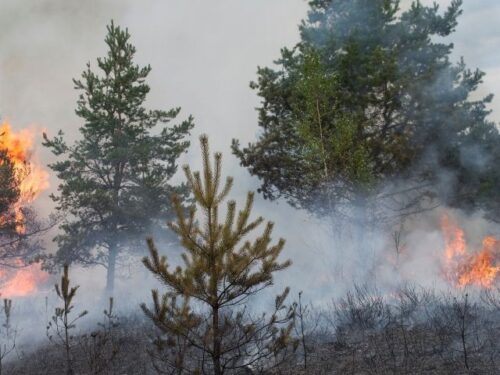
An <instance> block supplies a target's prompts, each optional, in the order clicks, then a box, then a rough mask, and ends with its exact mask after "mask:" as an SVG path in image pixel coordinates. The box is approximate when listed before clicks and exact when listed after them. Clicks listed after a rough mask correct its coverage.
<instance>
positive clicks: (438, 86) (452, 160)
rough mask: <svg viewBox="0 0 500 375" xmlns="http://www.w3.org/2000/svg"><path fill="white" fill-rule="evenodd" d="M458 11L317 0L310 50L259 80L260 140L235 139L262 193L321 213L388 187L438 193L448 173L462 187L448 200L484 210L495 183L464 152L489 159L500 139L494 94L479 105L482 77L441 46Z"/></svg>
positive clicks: (388, 0) (455, 5)
mask: <svg viewBox="0 0 500 375" xmlns="http://www.w3.org/2000/svg"><path fill="white" fill-rule="evenodd" d="M460 7H461V1H458V0H457V1H452V2H451V4H450V5H449V7H448V8H447V9H446V11H445V12H443V13H442V14H440V11H439V7H438V6H437V5H435V6H430V7H428V6H424V5H422V4H421V3H420V2H414V3H413V5H412V6H411V7H410V9H408V10H407V11H404V12H403V11H400V9H399V1H397V0H355V1H345V0H317V1H316V0H315V1H310V11H309V13H308V17H307V19H306V20H305V21H303V22H302V24H301V26H300V31H301V42H300V43H299V44H298V45H297V46H296V47H295V48H293V49H287V48H284V49H283V50H282V53H281V58H280V59H279V60H278V61H277V62H276V64H277V67H276V68H259V69H258V79H257V82H253V83H252V84H251V87H252V88H254V89H256V90H257V92H258V95H259V96H260V97H261V98H262V105H261V107H260V108H259V126H260V127H261V132H260V134H259V137H258V139H257V141H256V142H254V143H250V144H249V145H248V146H247V147H241V146H240V145H239V143H238V141H236V140H234V141H233V152H234V153H235V154H236V155H237V157H238V158H239V159H240V162H241V164H242V165H243V166H245V167H247V168H248V169H249V171H250V173H251V174H252V175H256V176H258V177H259V179H260V180H261V182H262V184H261V187H260V189H259V191H260V192H262V193H263V195H264V197H265V198H268V199H278V198H280V197H283V198H285V199H287V200H288V201H289V203H291V204H292V205H294V206H297V207H302V208H306V209H308V210H310V211H313V212H315V213H318V214H320V215H322V214H328V213H329V212H331V208H332V207H331V206H332V205H336V204H339V203H345V202H352V201H356V200H357V199H358V197H359V195H360V194H361V195H366V194H368V195H376V194H377V192H379V191H380V189H379V188H381V187H382V184H383V183H384V182H387V180H389V179H390V180H400V179H404V180H405V181H407V182H408V184H409V185H410V187H411V186H420V185H422V186H424V185H425V186H430V187H429V188H428V189H427V192H426V193H425V194H426V195H429V194H434V195H436V194H440V193H441V191H439V189H438V188H436V187H435V186H436V185H437V184H438V183H439V182H441V181H440V178H441V177H442V176H443V171H444V172H446V173H449V174H450V175H453V176H456V179H457V183H455V184H451V185H450V184H449V185H450V186H447V188H448V189H446V194H442V196H440V198H442V199H443V200H445V201H447V203H450V204H456V205H459V206H462V207H463V206H466V205H468V204H475V203H477V202H476V201H477V199H478V189H477V188H475V186H474V185H475V184H479V185H481V186H482V187H484V186H485V184H482V183H481V181H483V180H485V179H486V180H488V178H487V175H486V173H485V168H482V169H478V168H477V166H476V167H474V166H472V165H471V163H469V164H467V163H464V156H465V154H466V153H467V150H468V147H470V146H471V144H474V147H475V151H477V152H476V154H477V153H479V154H481V155H482V154H484V155H487V158H488V157H490V156H491V155H492V152H491V146H490V142H489V141H485V140H486V139H487V138H488V137H490V139H498V131H497V130H496V128H495V126H494V124H492V123H491V122H489V121H488V120H487V115H488V114H489V111H488V110H487V109H486V106H487V105H488V103H489V102H490V101H491V96H487V97H485V98H483V99H479V100H472V99H471V97H470V96H471V94H473V93H474V91H475V90H476V89H477V87H478V85H479V84H480V83H481V81H482V77H483V73H482V72H480V71H477V70H476V71H471V70H470V69H468V68H467V67H466V65H465V64H464V62H463V61H460V62H459V63H457V64H453V63H451V62H450V54H451V52H452V49H453V45H452V44H445V43H442V42H441V41H440V38H441V37H447V36H449V35H450V34H451V33H452V32H453V31H454V29H455V27H456V25H457V18H458V16H459V15H460V14H461V9H460ZM491 137H493V138H491ZM479 139H483V141H478V140H479ZM476 141H477V142H476ZM467 176H470V177H473V180H472V181H473V182H469V181H468V180H469V179H468V178H467ZM458 182H460V183H458ZM450 190H451V191H450ZM449 193H451V194H449ZM464 195H467V196H469V200H468V202H464V201H463V198H462V197H463V196H464ZM325 201H326V202H330V203H331V205H325V204H324V203H325Z"/></svg>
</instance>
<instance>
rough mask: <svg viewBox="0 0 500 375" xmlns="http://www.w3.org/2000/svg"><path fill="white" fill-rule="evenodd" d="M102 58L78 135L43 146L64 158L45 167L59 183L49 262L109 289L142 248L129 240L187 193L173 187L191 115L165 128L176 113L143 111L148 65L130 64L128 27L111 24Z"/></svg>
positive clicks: (90, 78) (85, 81) (85, 92)
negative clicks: (79, 270)
mask: <svg viewBox="0 0 500 375" xmlns="http://www.w3.org/2000/svg"><path fill="white" fill-rule="evenodd" d="M107 30H108V35H107V36H106V39H105V42H106V44H107V46H108V53H107V56H106V57H104V58H99V59H97V66H98V67H99V69H100V71H101V75H99V74H97V73H95V72H93V71H92V70H91V67H90V63H89V64H88V65H87V70H86V71H84V72H83V74H82V79H81V80H74V84H75V88H76V89H77V90H79V91H80V92H81V94H80V97H79V99H78V103H77V109H76V114H77V115H78V116H79V117H80V118H82V119H83V121H84V124H83V125H82V127H80V129H79V130H80V134H81V136H82V138H81V139H80V140H77V141H76V142H75V143H74V145H72V146H69V145H67V144H66V142H65V140H64V136H63V133H62V132H59V135H57V136H56V137H55V138H53V139H49V138H47V136H45V143H44V145H45V146H47V147H49V148H50V149H51V150H52V152H53V153H54V154H55V155H57V156H65V157H66V159H65V160H61V161H58V162H56V163H54V164H52V165H50V167H51V168H52V170H54V171H55V172H56V173H57V176H58V178H59V179H60V180H61V183H60V185H59V189H58V190H59V194H58V195H55V196H53V200H54V201H55V202H56V203H57V210H58V211H59V212H60V213H61V214H62V215H61V216H62V217H64V222H63V224H62V225H61V229H62V233H61V234H60V235H58V236H57V237H56V238H55V241H56V242H57V244H58V251H57V253H56V255H55V257H54V258H53V265H54V264H64V263H72V262H78V263H80V264H83V265H95V264H98V265H102V266H104V267H106V268H107V280H106V281H107V282H106V285H107V290H108V293H109V294H110V295H111V294H112V291H113V287H114V279H115V268H116V262H117V257H118V256H119V255H120V254H122V253H124V251H127V250H129V253H130V251H132V250H133V249H137V248H139V246H134V241H137V240H138V239H140V238H144V237H145V236H146V233H151V231H152V230H153V228H154V227H155V225H159V223H163V222H164V221H165V220H167V218H169V217H170V216H171V213H172V212H171V207H170V206H169V205H160V204H158V203H159V202H165V201H169V199H170V198H169V197H170V195H171V194H172V193H176V194H177V195H179V197H180V198H179V199H181V200H182V199H183V197H184V196H185V195H184V193H185V189H184V187H183V186H172V185H170V184H169V180H170V178H171V177H172V176H173V175H174V174H175V172H176V170H177V164H176V162H177V159H178V158H179V156H180V155H181V154H182V153H184V152H185V150H186V149H187V147H188V146H189V142H188V141H187V140H185V137H186V136H188V134H189V131H190V130H191V129H192V127H193V122H192V118H191V117H189V118H188V119H187V120H186V121H183V122H181V123H180V124H178V125H170V124H169V123H170V121H172V120H174V119H175V118H176V117H177V115H178V114H179V112H180V108H174V109H171V110H168V111H163V110H147V109H146V108H145V107H144V103H145V100H146V96H147V94H148V92H149V90H150V89H149V86H148V85H147V84H146V82H145V80H146V78H147V76H148V74H149V72H150V71H151V67H150V66H145V67H139V66H138V65H136V64H135V63H134V55H135V52H136V49H135V47H134V46H133V45H132V44H131V43H130V34H129V32H128V30H127V29H125V30H124V29H122V28H120V27H118V26H115V25H114V23H113V22H111V24H110V25H109V26H108V28H107Z"/></svg>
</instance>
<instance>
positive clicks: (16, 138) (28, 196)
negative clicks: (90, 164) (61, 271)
mask: <svg viewBox="0 0 500 375" xmlns="http://www.w3.org/2000/svg"><path fill="white" fill-rule="evenodd" d="M35 135H36V132H35V131H33V130H29V129H24V130H21V131H19V132H14V131H13V130H12V127H11V126H10V124H9V123H7V122H4V123H3V124H2V125H1V126H0V149H2V150H6V152H7V155H8V157H9V158H10V160H11V161H12V162H13V164H14V168H15V172H16V174H17V176H18V178H19V180H20V185H19V190H20V199H19V201H18V202H17V203H16V205H15V206H14V207H13V210H14V213H15V217H16V222H17V223H18V224H17V226H16V230H17V232H18V233H20V234H23V233H25V231H26V227H25V224H24V215H23V211H22V209H23V207H26V206H28V205H29V204H31V203H32V202H33V201H34V200H35V199H36V198H37V197H38V196H39V194H40V193H41V192H43V191H44V190H46V189H47V188H48V187H49V174H48V172H47V171H46V170H45V169H43V168H42V166H41V165H40V164H39V163H37V162H36V159H35V158H34V155H33V151H34V149H33V145H34V140H35ZM46 279H47V274H46V273H45V272H44V271H42V270H41V268H40V265H39V264H30V265H26V264H24V263H23V261H22V260H21V259H17V260H16V261H15V263H14V264H13V265H12V267H9V268H8V267H2V268H1V269H0V295H1V296H2V297H4V298H11V297H16V296H26V295H29V294H32V293H34V292H35V291H36V290H37V285H39V283H41V282H43V281H45V280H46Z"/></svg>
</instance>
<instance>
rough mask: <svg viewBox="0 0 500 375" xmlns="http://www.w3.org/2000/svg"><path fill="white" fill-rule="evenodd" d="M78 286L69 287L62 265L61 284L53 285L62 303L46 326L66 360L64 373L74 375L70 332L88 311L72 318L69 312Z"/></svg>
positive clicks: (72, 307) (65, 267)
mask: <svg viewBox="0 0 500 375" xmlns="http://www.w3.org/2000/svg"><path fill="white" fill-rule="evenodd" d="M78 288H79V286H74V287H70V279H69V267H68V265H67V264H66V265H64V271H63V275H62V277H61V284H55V291H56V294H57V297H59V299H60V300H61V301H62V303H63V304H62V306H61V307H56V308H55V311H54V315H53V316H52V320H51V321H50V322H49V323H48V325H47V337H48V338H49V340H50V341H51V342H53V343H54V344H55V345H57V346H59V347H61V348H63V350H64V356H65V359H66V373H67V374H68V375H72V374H74V372H75V370H74V368H73V357H72V353H71V350H72V348H73V346H74V343H73V336H72V335H71V330H73V329H75V328H76V322H77V321H78V320H79V319H81V318H83V317H84V316H85V315H87V313H88V311H87V310H83V311H81V312H80V313H79V314H78V315H76V316H75V317H73V316H72V315H71V312H72V311H73V309H74V305H73V298H75V295H76V291H77V290H78Z"/></svg>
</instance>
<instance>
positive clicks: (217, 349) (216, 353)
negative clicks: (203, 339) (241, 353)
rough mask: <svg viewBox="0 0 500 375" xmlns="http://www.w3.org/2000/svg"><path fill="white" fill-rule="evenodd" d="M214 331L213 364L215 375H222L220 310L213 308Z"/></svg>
mask: <svg viewBox="0 0 500 375" xmlns="http://www.w3.org/2000/svg"><path fill="white" fill-rule="evenodd" d="M212 330H213V333H212V334H213V354H212V357H213V362H214V375H222V368H221V364H220V356H221V342H220V332H219V308H218V307H212Z"/></svg>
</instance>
